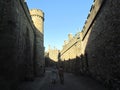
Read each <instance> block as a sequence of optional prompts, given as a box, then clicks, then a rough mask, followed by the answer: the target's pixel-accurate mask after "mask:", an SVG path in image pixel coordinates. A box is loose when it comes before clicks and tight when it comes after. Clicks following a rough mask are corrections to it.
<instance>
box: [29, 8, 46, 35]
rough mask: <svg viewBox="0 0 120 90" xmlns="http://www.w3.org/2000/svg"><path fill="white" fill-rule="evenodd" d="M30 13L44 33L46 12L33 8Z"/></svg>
mask: <svg viewBox="0 0 120 90" xmlns="http://www.w3.org/2000/svg"><path fill="white" fill-rule="evenodd" d="M30 15H31V17H32V20H33V23H34V25H35V27H36V29H37V30H39V31H40V32H41V33H42V34H44V12H43V11H42V10H40V9H31V10H30Z"/></svg>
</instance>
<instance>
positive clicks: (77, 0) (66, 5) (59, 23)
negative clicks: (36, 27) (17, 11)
mask: <svg viewBox="0 0 120 90" xmlns="http://www.w3.org/2000/svg"><path fill="white" fill-rule="evenodd" d="M26 2H27V4H28V7H29V9H33V8H38V9H41V10H42V11H43V12H44V13H45V21H44V46H45V48H46V50H47V49H48V46H49V45H50V46H51V47H52V48H54V47H56V48H57V49H60V50H61V49H62V45H63V44H64V40H67V39H68V34H69V33H72V34H73V35H75V34H76V33H77V32H80V31H81V30H82V28H83V26H84V23H85V20H86V18H87V15H88V13H89V11H90V7H91V5H92V3H93V0H26Z"/></svg>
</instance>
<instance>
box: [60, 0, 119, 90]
mask: <svg viewBox="0 0 120 90" xmlns="http://www.w3.org/2000/svg"><path fill="white" fill-rule="evenodd" d="M119 5H120V0H94V3H93V5H92V7H91V10H90V13H89V15H88V18H87V20H86V22H85V25H84V27H83V30H82V31H81V33H80V41H79V44H80V45H79V50H80V52H79V53H78V56H79V58H77V57H76V58H75V60H74V62H75V63H74V64H75V69H74V70H76V68H77V72H79V73H84V74H89V75H91V76H92V77H94V78H96V79H98V80H100V81H102V82H104V83H106V84H107V85H110V86H111V87H118V86H119V81H120V60H119V58H120V55H119V53H120V51H119V49H120V40H119V38H120V35H119V33H120V30H119V29H120V26H119V23H120V17H119V15H120V11H119V8H120V6H119ZM69 43H71V44H72V41H70V42H69ZM66 48H68V50H67V52H71V49H72V47H70V46H67V47H66ZM66 48H64V47H63V50H62V51H61V54H62V53H63V51H64V50H66ZM67 52H66V53H64V55H65V56H64V57H62V56H63V55H62V56H61V58H65V57H69V56H67V55H68V54H67ZM67 62H70V61H69V59H67ZM68 66H69V65H68ZM72 67H73V66H71V67H69V69H71V68H72ZM119 88H120V87H119ZM114 90H115V89H114Z"/></svg>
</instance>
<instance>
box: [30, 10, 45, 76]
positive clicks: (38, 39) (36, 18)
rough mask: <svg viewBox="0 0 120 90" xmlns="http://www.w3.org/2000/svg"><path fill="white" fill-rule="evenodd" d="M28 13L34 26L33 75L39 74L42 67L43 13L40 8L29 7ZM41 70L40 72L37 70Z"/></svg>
mask: <svg viewBox="0 0 120 90" xmlns="http://www.w3.org/2000/svg"><path fill="white" fill-rule="evenodd" d="M30 15H31V17H32V21H33V24H34V26H35V28H36V29H35V40H34V41H35V58H34V60H35V63H36V65H35V70H36V71H35V75H36V76H40V75H41V73H42V72H43V67H44V13H43V12H42V11H41V10H40V9H31V10H30ZM39 71H41V72H39Z"/></svg>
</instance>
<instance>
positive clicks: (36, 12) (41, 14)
mask: <svg viewBox="0 0 120 90" xmlns="http://www.w3.org/2000/svg"><path fill="white" fill-rule="evenodd" d="M30 14H31V16H38V17H40V18H42V19H43V20H44V12H43V11H42V10H40V9H31V10H30Z"/></svg>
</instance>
